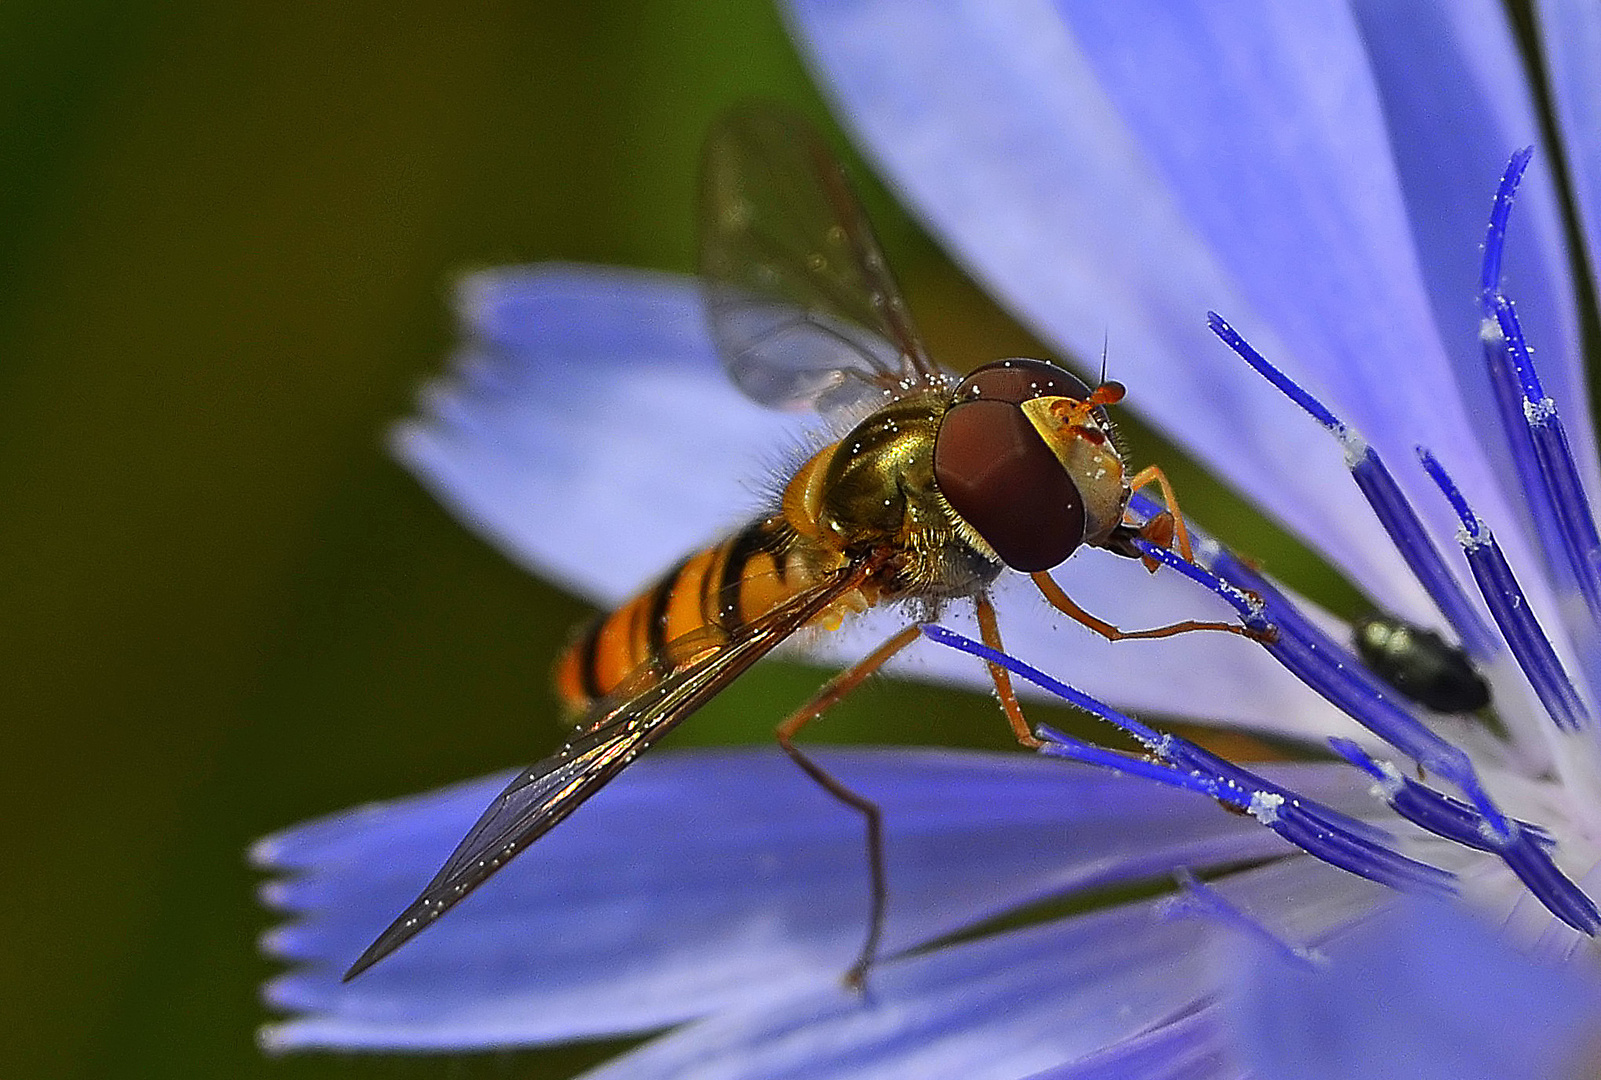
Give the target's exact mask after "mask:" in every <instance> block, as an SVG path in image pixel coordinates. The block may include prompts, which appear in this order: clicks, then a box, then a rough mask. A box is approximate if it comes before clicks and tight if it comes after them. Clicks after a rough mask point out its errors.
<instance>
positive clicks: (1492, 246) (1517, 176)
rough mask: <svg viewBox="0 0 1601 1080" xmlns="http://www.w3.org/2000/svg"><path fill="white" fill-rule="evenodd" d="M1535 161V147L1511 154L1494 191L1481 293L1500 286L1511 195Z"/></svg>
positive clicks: (1485, 238)
mask: <svg viewBox="0 0 1601 1080" xmlns="http://www.w3.org/2000/svg"><path fill="white" fill-rule="evenodd" d="M1533 159H1534V147H1532V146H1525V147H1524V148H1523V149H1522V150H1519V151H1517V152H1516V153H1514V154H1513V155H1512V158H1511V160H1509V161H1508V162H1507V165H1506V170H1505V171H1504V172H1502V174H1501V184H1500V186H1499V187H1497V188H1496V192H1495V203H1494V205H1493V206H1491V207H1490V227H1489V230H1488V231H1487V232H1486V233H1485V236H1484V262H1483V263H1482V264H1481V266H1480V268H1479V289H1480V291H1481V292H1482V293H1484V294H1489V293H1493V292H1496V291H1497V290H1499V289H1500V287H1501V256H1502V254H1503V252H1504V251H1505V250H1506V226H1507V220H1508V218H1510V217H1511V216H1512V196H1513V195H1515V194H1517V190H1518V184H1519V183H1521V182H1522V180H1523V172H1524V170H1525V169H1527V168H1528V167H1529V162H1530V161H1532V160H1533Z"/></svg>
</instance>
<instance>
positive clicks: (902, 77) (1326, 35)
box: [792, 0, 1501, 610]
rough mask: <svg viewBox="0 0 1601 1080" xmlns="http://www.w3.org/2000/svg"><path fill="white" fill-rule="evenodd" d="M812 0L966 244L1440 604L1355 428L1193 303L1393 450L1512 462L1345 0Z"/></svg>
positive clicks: (1308, 532) (883, 153) (863, 99)
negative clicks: (1350, 446)
mask: <svg viewBox="0 0 1601 1080" xmlns="http://www.w3.org/2000/svg"><path fill="white" fill-rule="evenodd" d="M792 12H793V19H794V22H795V24H796V26H797V29H798V30H799V33H800V36H801V37H802V39H803V40H804V41H805V42H806V43H807V44H808V46H809V47H810V49H811V50H812V54H813V57H814V59H815V60H816V61H817V66H818V67H819V69H820V71H821V73H822V74H823V76H824V78H825V79H826V81H827V82H828V83H829V85H830V87H831V88H832V89H833V91H834V92H835V93H836V95H837V96H838V99H839V100H840V103H841V105H842V111H843V113H844V115H845V116H846V118H847V120H848V121H849V122H851V123H852V124H854V125H855V126H856V128H857V129H858V130H859V131H860V132H861V134H862V136H863V140H864V142H865V144H866V146H867V149H868V151H869V153H871V154H872V155H873V156H874V157H875V159H876V160H877V161H878V162H879V163H880V164H881V165H882V167H883V170H884V171H885V173H886V174H887V175H889V176H890V178H891V179H892V180H893V181H894V183H895V185H896V187H897V190H898V191H900V192H901V193H902V195H903V196H904V197H905V198H906V199H907V201H908V202H909V203H910V204H911V205H912V206H913V207H914V209H916V210H917V211H918V212H919V213H920V214H921V215H922V216H923V217H924V218H925V220H927V221H928V222H929V223H930V224H931V226H932V227H933V228H934V230H935V231H936V232H937V233H938V234H939V235H941V236H942V237H943V238H944V239H945V240H947V241H948V242H949V244H950V245H951V247H952V249H953V250H954V251H955V252H956V253H957V254H958V255H959V257H961V258H962V260H963V261H964V262H965V263H966V265H967V266H968V267H969V269H971V270H972V271H973V272H974V273H975V274H976V275H977V276H978V277H979V278H980V279H981V280H982V281H984V282H985V283H987V284H988V285H990V286H991V287H992V288H993V289H994V291H995V292H996V293H997V294H998V295H999V296H1001V297H1002V298H1003V299H1005V300H1007V301H1009V302H1010V303H1011V304H1012V305H1013V307H1014V309H1015V310H1018V311H1019V312H1021V313H1022V314H1023V315H1024V317H1025V318H1027V319H1028V320H1029V321H1030V322H1031V323H1033V324H1034V325H1035V326H1036V327H1038V328H1040V329H1041V330H1042V331H1043V332H1045V333H1046V334H1047V335H1048V338H1049V339H1050V340H1052V341H1054V342H1057V343H1060V344H1062V345H1064V346H1066V347H1067V348H1070V349H1071V350H1073V351H1074V352H1076V353H1078V354H1079V355H1081V356H1095V355H1098V354H1099V352H1100V348H1101V344H1102V341H1103V340H1104V339H1105V337H1106V336H1107V335H1108V334H1109V335H1110V340H1111V354H1112V361H1113V362H1112V370H1113V373H1114V374H1116V375H1117V376H1118V377H1119V378H1120V379H1122V380H1123V381H1125V382H1126V383H1127V384H1128V385H1129V386H1130V390H1131V392H1130V402H1131V404H1133V405H1134V406H1135V407H1137V408H1143V409H1145V410H1146V411H1147V412H1148V413H1149V414H1150V415H1151V416H1152V417H1153V418H1155V419H1156V420H1157V422H1158V423H1159V424H1160V425H1161V426H1162V427H1163V428H1164V429H1165V430H1166V431H1167V432H1168V433H1169V434H1170V435H1171V436H1172V437H1174V438H1176V439H1178V440H1180V441H1181V442H1183V443H1184V444H1185V446H1186V447H1187V448H1188V449H1190V450H1192V451H1193V452H1195V453H1196V454H1198V455H1199V456H1201V457H1203V458H1205V459H1206V460H1208V461H1209V462H1210V463H1211V464H1212V465H1213V466H1214V467H1215V468H1217V469H1218V470H1219V471H1220V472H1222V473H1223V474H1224V475H1226V476H1227V477H1228V478H1229V479H1231V480H1232V481H1233V482H1234V483H1235V484H1236V485H1237V486H1239V487H1240V488H1241V489H1242V490H1243V491H1245V492H1246V493H1247V494H1248V495H1249V496H1251V497H1252V498H1253V499H1254V500H1256V501H1257V502H1258V503H1260V504H1261V505H1263V506H1265V507H1267V508H1269V509H1270V510H1272V511H1273V512H1274V513H1275V514H1276V515H1277V516H1279V517H1280V518H1282V519H1283V520H1285V521H1286V522H1288V523H1289V524H1291V525H1292V527H1294V528H1296V529H1297V530H1298V531H1300V532H1301V533H1302V535H1303V536H1306V537H1308V538H1309V539H1310V540H1311V541H1312V542H1313V543H1315V544H1317V545H1318V546H1319V547H1320V548H1321V549H1322V550H1324V551H1325V552H1326V553H1327V554H1328V555H1329V556H1330V557H1331V559H1333V560H1334V561H1335V562H1337V563H1338V564H1340V565H1341V566H1343V567H1345V568H1346V569H1347V570H1348V571H1350V572H1351V573H1352V574H1353V575H1354V576H1355V577H1356V578H1357V579H1358V580H1359V581H1360V582H1362V583H1363V584H1364V585H1366V586H1367V587H1368V588H1369V589H1370V590H1372V591H1373V592H1374V594H1375V595H1382V596H1384V597H1385V598H1386V602H1387V603H1391V604H1394V605H1395V606H1397V607H1400V608H1402V609H1404V610H1408V609H1409V610H1422V609H1421V608H1417V607H1414V606H1413V605H1415V604H1417V603H1418V601H1417V591H1416V585H1415V583H1414V582H1413V581H1412V580H1411V579H1410V577H1409V576H1408V575H1407V574H1406V572H1405V571H1404V570H1402V569H1401V568H1400V566H1399V564H1398V562H1397V561H1396V560H1395V559H1394V557H1393V552H1392V551H1391V550H1390V549H1389V547H1388V545H1387V544H1385V543H1384V542H1383V541H1382V540H1379V539H1377V538H1376V530H1375V528H1374V527H1373V525H1372V521H1371V516H1370V515H1369V514H1368V513H1367V511H1366V510H1365V509H1363V508H1361V507H1358V506H1357V504H1356V500H1355V499H1354V496H1353V495H1352V494H1351V493H1350V491H1349V489H1348V481H1347V480H1346V479H1345V477H1344V474H1343V467H1342V463H1341V460H1340V454H1339V452H1338V450H1337V449H1335V448H1334V447H1333V446H1332V445H1330V444H1328V443H1327V442H1326V441H1323V440H1321V439H1320V438H1318V437H1315V435H1314V433H1313V432H1312V430H1311V428H1312V424H1311V422H1310V421H1306V420H1303V419H1301V418H1295V417H1287V416H1286V414H1285V412H1284V410H1283V403H1282V402H1278V401H1275V400H1274V399H1273V395H1272V394H1271V393H1266V392H1264V390H1263V388H1262V387H1260V386H1259V385H1256V384H1255V383H1254V382H1253V380H1252V378H1251V377H1250V376H1249V375H1247V374H1246V373H1244V372H1242V371H1240V370H1239V368H1238V364H1237V361H1235V360H1234V359H1233V358H1232V357H1231V356H1230V355H1228V354H1227V352H1226V351H1219V350H1218V349H1217V347H1216V346H1217V343H1216V342H1215V341H1212V340H1209V335H1208V334H1207V332H1206V328H1205V327H1204V325H1202V323H1201V322H1200V321H1198V319H1197V313H1198V312H1203V311H1205V310H1206V309H1208V308H1211V309H1214V310H1218V311H1221V312H1223V313H1224V314H1225V316H1227V317H1228V318H1229V319H1230V321H1231V322H1233V323H1234V325H1235V326H1236V327H1237V328H1238V329H1240V330H1241V332H1242V333H1244V334H1246V336H1247V337H1249V338H1251V339H1252V341H1253V343H1255V344H1256V345H1257V346H1258V348H1260V349H1261V350H1262V351H1263V352H1264V353H1265V354H1267V355H1268V356H1270V357H1271V358H1273V359H1274V360H1275V361H1276V362H1279V361H1282V362H1283V364H1284V366H1285V367H1286V368H1287V369H1288V370H1290V371H1291V372H1292V374H1295V375H1297V376H1299V377H1301V378H1303V379H1306V380H1307V382H1308V383H1309V385H1311V386H1312V387H1313V388H1314V389H1316V390H1318V391H1319V392H1322V393H1324V394H1326V395H1328V397H1329V398H1330V401H1329V403H1330V404H1331V405H1333V406H1334V407H1335V408H1336V409H1337V410H1340V411H1342V412H1343V413H1344V414H1345V415H1346V416H1347V417H1348V418H1349V419H1350V420H1351V421H1352V422H1353V423H1355V424H1356V425H1358V426H1359V427H1360V428H1362V429H1363V431H1364V432H1365V433H1366V434H1368V435H1369V436H1371V437H1374V438H1375V439H1377V440H1380V441H1381V442H1382V447H1381V448H1382V449H1385V450H1387V451H1389V452H1390V456H1391V457H1393V458H1396V459H1397V460H1402V461H1404V460H1409V459H1408V458H1407V457H1406V455H1409V454H1410V452H1411V444H1412V443H1413V442H1414V441H1425V442H1428V443H1430V444H1431V445H1433V446H1435V447H1436V448H1448V449H1443V450H1441V452H1442V453H1447V454H1450V455H1451V456H1452V457H1453V459H1460V460H1462V461H1463V462H1464V463H1465V465H1464V467H1465V468H1466V469H1467V470H1468V472H1469V473H1470V474H1471V475H1472V478H1473V479H1472V480H1471V481H1470V483H1472V484H1473V485H1474V486H1475V488H1476V489H1477V488H1480V487H1484V488H1493V485H1492V484H1489V483H1486V482H1484V481H1487V480H1488V477H1489V473H1488V471H1487V470H1488V465H1487V463H1486V461H1485V460H1484V457H1483V455H1482V453H1481V450H1480V448H1479V446H1478V445H1477V444H1478V442H1479V436H1478V430H1479V429H1478V428H1477V427H1475V426H1474V425H1472V424H1470V423H1469V422H1468V417H1467V414H1466V412H1465V410H1464V407H1463V404H1462V401H1461V399H1460V398H1459V397H1458V395H1457V393H1456V390H1455V384H1454V377H1453V374H1452V371H1451V367H1450V364H1449V362H1448V358H1447V354H1446V352H1445V350H1444V348H1443V347H1442V344H1441V339H1440V333H1439V331H1438V330H1437V329H1436V327H1435V324H1434V317H1433V310H1432V306H1431V302H1430V296H1429V294H1428V292H1427V291H1426V289H1425V288H1424V285H1423V279H1422V277H1421V274H1420V267H1419V264H1418V260H1417V257H1416V256H1415V254H1414V248H1413V235H1412V230H1411V224H1410V221H1409V218H1408V213H1407V205H1406V200H1405V198H1404V197H1403V193H1402V188H1401V181H1400V178H1399V176H1398V174H1397V167H1396V164H1395V162H1394V160H1393V157H1392V154H1391V149H1390V144H1389V134H1388V132H1387V130H1386V127H1385V124H1384V109H1383V101H1382V99H1381V97H1380V95H1379V93H1378V89H1377V88H1376V86H1375V84H1374V81H1373V78H1372V75H1371V72H1370V70H1369V67H1368V58H1367V54H1366V51H1365V47H1364V44H1363V41H1362V38H1361V35H1360V33H1359V32H1358V28H1357V25H1356V23H1355V21H1354V19H1353V18H1352V16H1351V13H1350V11H1349V10H1348V9H1347V8H1346V6H1345V5H1344V4H1337V3H1332V2H1330V3H1314V4H1297V5H1295V6H1294V8H1293V11H1292V10H1291V9H1287V8H1284V7H1283V6H1280V5H1271V4H1253V5H1245V4H1238V3H1222V4H1219V3H1206V4H1199V3H1197V4H1172V3H1138V4H1116V5H1110V4H1097V3H1085V4H1076V3H1064V4H1061V5H1055V6H1053V5H1048V4H1046V3H1044V2H1043V0H1039V2H1034V3H1026V4H1008V5H995V4H990V3H983V2H981V0H971V2H968V3H953V4H945V5H939V6H938V7H937V8H933V9H929V8H927V7H925V6H923V5H918V4H915V3H912V2H910V0H815V2H797V3H796V4H794V5H793V7H792ZM1497 164H1499V162H1497ZM1493 179H1494V173H1493V172H1492V173H1491V178H1490V180H1488V181H1487V182H1486V186H1485V187H1484V193H1485V197H1486V199H1487V197H1488V194H1489V192H1490V191H1491V190H1493ZM1467 182H1471V181H1467ZM1486 205H1487V204H1486ZM1469 244H1470V251H1471V250H1476V245H1477V239H1476V238H1475V239H1473V240H1471V241H1469ZM1462 289H1463V291H1462V310H1463V316H1462V323H1461V328H1460V332H1461V333H1462V334H1464V335H1465V336H1468V337H1470V338H1471V337H1472V335H1474V333H1475V332H1476V325H1477V321H1476V317H1475V316H1474V315H1473V312H1472V301H1473V296H1474V292H1473V289H1474V285H1473V280H1472V279H1471V278H1470V279H1468V280H1466V281H1464V282H1463V285H1462ZM1398 373H1404V374H1405V377H1404V378H1398V377H1397V374H1398ZM1408 487H1409V489H1411V490H1426V489H1425V488H1424V485H1423V484H1422V483H1421V482H1419V483H1416V484H1413V483H1408ZM1490 497H1492V498H1493V497H1494V496H1493V493H1492V494H1490ZM1435 501H1436V502H1437V500H1435ZM1423 509H1424V512H1425V516H1426V517H1429V518H1431V519H1436V520H1440V521H1443V520H1444V515H1443V514H1437V513H1435V512H1434V503H1431V502H1425V503H1424V504H1423ZM1497 509H1501V507H1499V506H1498V507H1497ZM1445 534H1447V535H1448V534H1449V528H1447V529H1446V530H1445Z"/></svg>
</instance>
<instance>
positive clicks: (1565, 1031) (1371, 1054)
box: [1231, 901, 1601, 1080]
mask: <svg viewBox="0 0 1601 1080" xmlns="http://www.w3.org/2000/svg"><path fill="white" fill-rule="evenodd" d="M1323 952H1324V953H1325V955H1326V957H1327V963H1326V964H1323V965H1321V966H1318V967H1314V968H1312V969H1307V968H1305V967H1301V966H1297V965H1292V964H1288V963H1285V962H1284V961H1283V959H1282V953H1279V952H1277V951H1276V950H1272V949H1263V948H1260V947H1253V946H1248V947H1247V948H1245V949H1243V950H1238V951H1237V952H1236V957H1237V958H1243V959H1242V960H1241V962H1240V963H1239V964H1238V965H1237V966H1238V967H1239V969H1240V970H1239V971H1238V973H1237V980H1238V981H1237V984H1236V994H1237V996H1236V997H1235V999H1234V1000H1233V1001H1232V1003H1231V1004H1232V1008H1231V1012H1232V1015H1233V1020H1234V1026H1235V1028H1236V1029H1237V1036H1238V1041H1239V1044H1240V1046H1241V1049H1242V1051H1243V1052H1244V1054H1245V1056H1246V1058H1247V1060H1248V1061H1249V1062H1250V1063H1251V1064H1252V1065H1253V1066H1254V1068H1255V1070H1256V1074H1257V1075H1260V1076H1293V1077H1297V1078H1300V1080H1323V1078H1327V1080H1336V1078H1341V1080H1344V1078H1348V1077H1355V1076H1405V1077H1408V1078H1409V1080H1481V1078H1482V1080H1524V1078H1527V1080H1543V1078H1549V1077H1555V1076H1567V1075H1573V1076H1578V1075H1581V1074H1582V1075H1589V1074H1590V1070H1593V1068H1594V1064H1595V1063H1594V1061H1593V1059H1592V1060H1591V1061H1590V1066H1589V1070H1583V1071H1581V1069H1580V1065H1581V1064H1582V1059H1581V1055H1583V1054H1590V1055H1593V1054H1594V1053H1595V1052H1596V1045H1595V1042H1594V1035H1595V1032H1596V1031H1597V1030H1598V1029H1601V985H1598V984H1597V983H1596V982H1595V981H1594V980H1593V979H1587V978H1584V977H1582V976H1581V975H1580V974H1579V972H1577V971H1576V970H1575V969H1573V968H1571V967H1566V968H1562V967H1554V966H1540V965H1537V964H1535V963H1533V962H1532V961H1530V960H1529V959H1528V958H1526V957H1525V956H1523V955H1521V954H1520V953H1518V952H1517V951H1516V950H1514V949H1513V948H1511V947H1510V946H1509V945H1507V944H1506V943H1505V942H1502V941H1499V940H1497V939H1496V938H1495V936H1494V935H1493V934H1492V933H1491V932H1490V931H1489V930H1488V929H1487V928H1485V927H1484V926H1482V925H1480V924H1479V923H1477V922H1476V921H1475V920H1473V919H1471V918H1469V917H1468V916H1467V915H1465V914H1464V913H1463V911H1462V910H1461V909H1458V908H1454V907H1449V906H1446V905H1443V904H1429V903H1425V902H1421V901H1416V902H1408V903H1407V904H1405V905H1403V906H1402V907H1401V909H1400V910H1398V911H1395V912H1392V913H1390V914H1389V915H1387V916H1385V917H1384V918H1383V919H1381V920H1377V921H1376V922H1375V923H1373V924H1371V925H1367V926H1364V927H1362V928H1361V929H1360V930H1358V931H1355V932H1353V933H1351V934H1350V935H1348V936H1346V937H1345V938H1344V939H1342V940H1340V941H1338V942H1336V943H1334V944H1332V945H1329V946H1327V947H1325V949H1324V950H1323ZM1569 1070H1572V1071H1571V1072H1570V1071H1569Z"/></svg>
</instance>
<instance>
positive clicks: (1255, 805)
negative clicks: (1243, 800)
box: [1245, 791, 1284, 825]
mask: <svg viewBox="0 0 1601 1080" xmlns="http://www.w3.org/2000/svg"><path fill="white" fill-rule="evenodd" d="M1283 805H1284V796H1283V795H1280V794H1278V793H1277V792H1273V791H1253V792H1251V805H1249V806H1247V807H1246V808H1245V809H1246V812H1247V813H1249V814H1250V815H1251V816H1252V817H1254V818H1255V819H1256V820H1258V821H1260V822H1261V823H1262V824H1263V825H1271V824H1273V823H1274V822H1275V821H1277V820H1278V819H1279V807H1281V806H1283Z"/></svg>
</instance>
